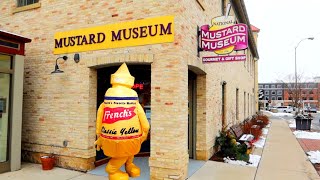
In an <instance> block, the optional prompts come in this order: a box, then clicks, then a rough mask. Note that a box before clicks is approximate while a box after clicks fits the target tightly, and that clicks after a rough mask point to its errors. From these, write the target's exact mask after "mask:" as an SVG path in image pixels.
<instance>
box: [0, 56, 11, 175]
mask: <svg viewBox="0 0 320 180" xmlns="http://www.w3.org/2000/svg"><path fill="white" fill-rule="evenodd" d="M12 72H13V71H12V58H11V56H8V55H1V54H0V173H1V172H6V171H9V170H10V161H9V135H10V129H9V127H10V108H9V107H10V90H11V89H10V88H11V76H12Z"/></svg>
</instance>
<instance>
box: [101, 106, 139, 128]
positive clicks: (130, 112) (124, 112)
mask: <svg viewBox="0 0 320 180" xmlns="http://www.w3.org/2000/svg"><path fill="white" fill-rule="evenodd" d="M135 108H136V107H134V106H133V107H129V108H124V107H117V108H109V107H106V108H104V114H103V119H102V123H106V124H113V123H115V122H117V121H122V120H129V119H131V118H133V117H134V116H135V115H136V113H135V112H134V110H135Z"/></svg>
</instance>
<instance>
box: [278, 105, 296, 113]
mask: <svg viewBox="0 0 320 180" xmlns="http://www.w3.org/2000/svg"><path fill="white" fill-rule="evenodd" d="M276 108H277V110H278V112H284V113H292V112H293V107H291V106H278V107H276Z"/></svg>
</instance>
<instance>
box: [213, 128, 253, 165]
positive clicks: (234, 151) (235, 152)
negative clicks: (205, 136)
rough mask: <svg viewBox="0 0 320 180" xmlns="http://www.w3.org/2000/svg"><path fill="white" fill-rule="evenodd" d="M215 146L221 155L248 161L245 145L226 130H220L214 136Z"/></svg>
mask: <svg viewBox="0 0 320 180" xmlns="http://www.w3.org/2000/svg"><path fill="white" fill-rule="evenodd" d="M214 146H215V148H217V149H219V150H220V152H221V154H222V155H223V157H229V158H231V159H236V160H242V161H246V162H248V161H249V155H248V154H247V145H246V144H240V143H238V142H237V141H236V139H235V137H234V136H233V135H231V134H230V133H228V132H227V131H220V134H219V136H218V137H216V141H215V145H214Z"/></svg>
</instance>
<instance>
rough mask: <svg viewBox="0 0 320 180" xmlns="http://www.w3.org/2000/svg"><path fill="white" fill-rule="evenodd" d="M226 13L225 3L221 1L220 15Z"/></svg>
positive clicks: (223, 0)
mask: <svg viewBox="0 0 320 180" xmlns="http://www.w3.org/2000/svg"><path fill="white" fill-rule="evenodd" d="M226 11H227V1H226V0H221V14H222V15H226Z"/></svg>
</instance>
